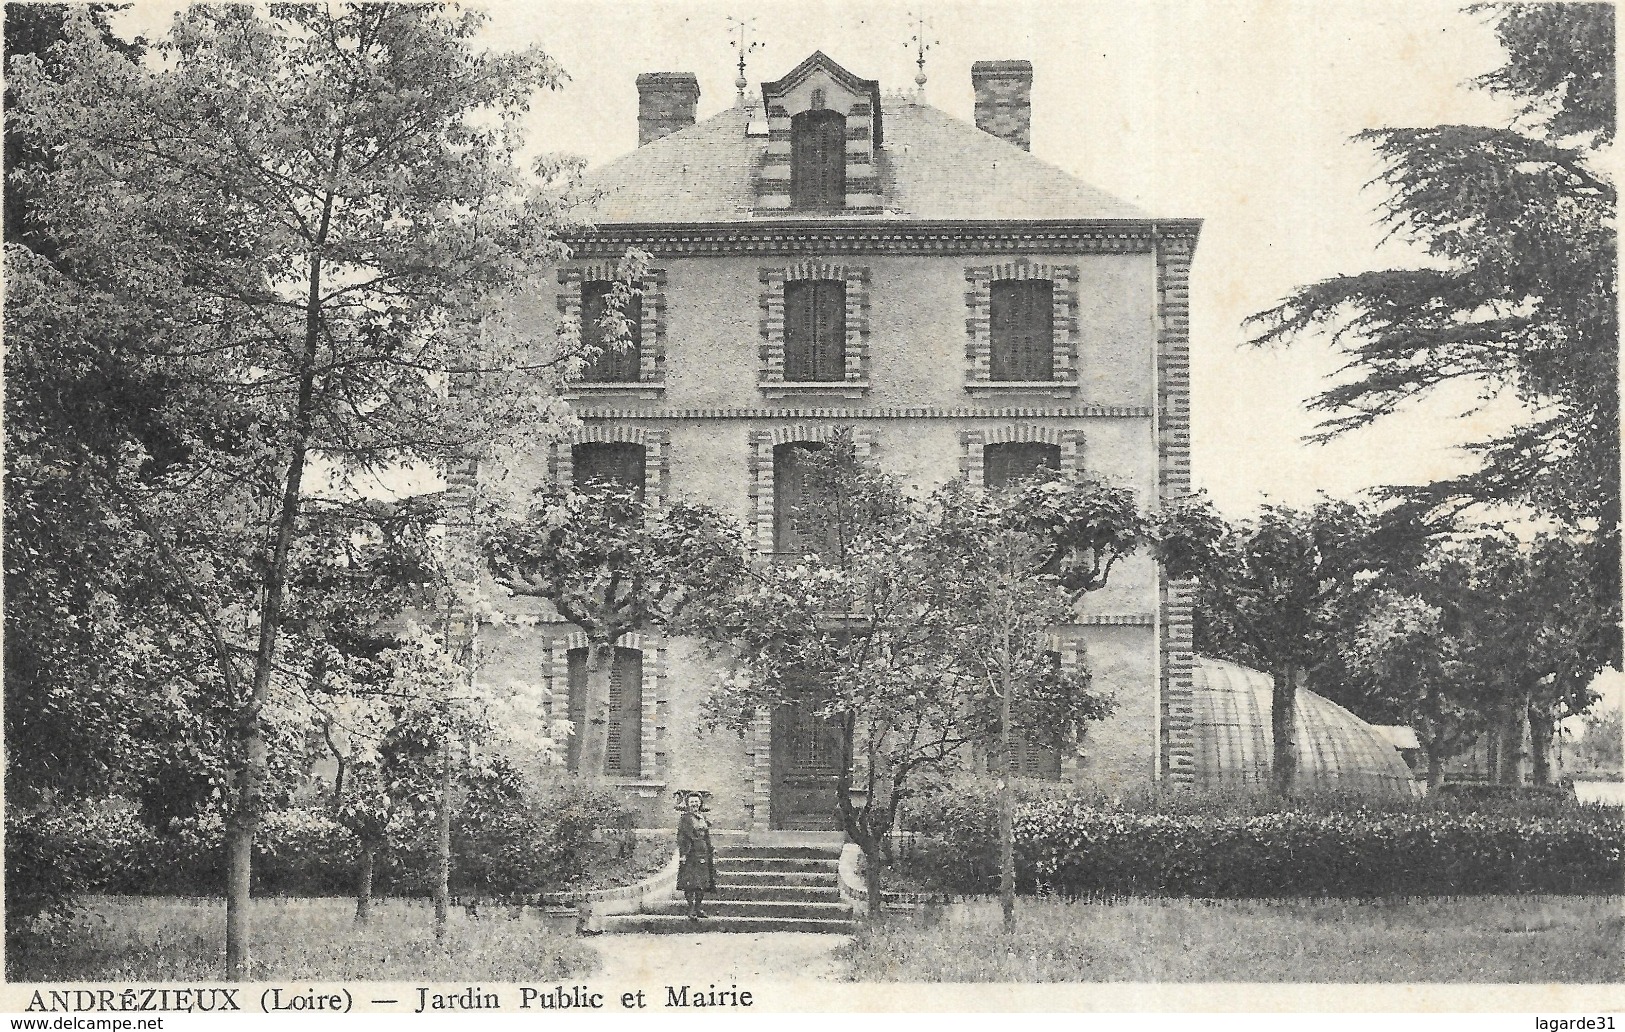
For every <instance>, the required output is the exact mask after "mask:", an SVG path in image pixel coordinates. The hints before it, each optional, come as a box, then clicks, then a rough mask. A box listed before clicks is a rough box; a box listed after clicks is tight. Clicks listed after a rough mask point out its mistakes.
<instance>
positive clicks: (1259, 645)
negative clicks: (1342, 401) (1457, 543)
mask: <svg viewBox="0 0 1625 1032" xmlns="http://www.w3.org/2000/svg"><path fill="white" fill-rule="evenodd" d="M1177 512H1178V516H1177V520H1176V522H1177V524H1178V525H1179V526H1180V527H1181V528H1183V529H1174V530H1169V531H1168V532H1167V533H1166V534H1165V536H1164V537H1163V539H1162V541H1161V544H1160V546H1159V547H1160V551H1161V555H1162V559H1163V561H1164V563H1165V564H1166V566H1167V568H1168V570H1169V572H1170V574H1172V575H1173V576H1176V577H1187V576H1189V577H1195V578H1196V580H1197V582H1198V609H1197V614H1198V623H1197V642H1196V645H1197V648H1198V649H1199V650H1202V651H1206V652H1208V653H1209V654H1211V655H1216V656H1220V657H1223V658H1225V659H1231V660H1234V661H1236V662H1238V663H1245V664H1247V665H1249V666H1254V667H1257V668H1258V669H1260V670H1264V671H1267V672H1268V673H1269V674H1270V675H1271V677H1272V678H1273V679H1274V683H1275V687H1274V691H1273V694H1272V696H1271V699H1270V723H1271V770H1272V775H1273V782H1272V783H1273V786H1274V789H1275V790H1276V791H1277V792H1280V793H1282V794H1285V793H1288V792H1291V791H1292V788H1293V784H1294V782H1295V780H1296V776H1297V769H1298V757H1297V751H1296V742H1297V730H1296V727H1295V716H1294V707H1295V706H1296V703H1297V693H1298V688H1299V686H1300V684H1301V683H1303V681H1304V680H1305V679H1306V677H1307V674H1308V672H1309V671H1310V670H1312V669H1314V668H1315V666H1316V665H1317V663H1318V662H1319V661H1320V659H1321V657H1323V656H1325V655H1327V654H1329V653H1332V652H1335V645H1334V644H1333V643H1334V642H1336V641H1337V640H1339V637H1338V636H1339V635H1340V634H1341V633H1342V632H1343V630H1344V629H1345V628H1347V627H1349V626H1350V625H1351V624H1352V623H1353V622H1354V621H1357V620H1358V619H1359V618H1360V614H1362V613H1363V611H1364V606H1365V602H1366V600H1367V599H1368V598H1369V596H1370V593H1371V592H1372V591H1373V590H1374V589H1375V588H1376V587H1377V586H1378V577H1379V575H1380V574H1381V572H1382V571H1383V570H1384V569H1385V568H1387V567H1388V566H1389V565H1392V564H1393V563H1394V562H1395V556H1396V555H1397V554H1402V553H1396V552H1395V551H1393V549H1396V548H1399V547H1401V543H1404V545H1405V546H1407V547H1408V546H1410V545H1414V543H1415V542H1414V540H1411V539H1409V537H1408V535H1406V534H1401V535H1399V536H1398V537H1389V536H1386V535H1384V534H1379V532H1378V531H1379V526H1380V523H1379V521H1378V518H1377V514H1376V513H1374V512H1373V511H1371V510H1368V509H1365V508H1362V507H1360V506H1356V505H1354V504H1351V503H1347V502H1336V501H1331V500H1322V501H1321V502H1319V503H1318V504H1316V505H1315V506H1314V507H1313V508H1311V509H1306V510H1305V509H1294V508H1291V507H1289V506H1282V505H1266V506H1264V507H1263V508H1262V509H1261V510H1260V511H1259V513H1258V515H1257V516H1256V517H1254V518H1253V519H1250V520H1243V521H1237V522H1234V523H1231V522H1227V521H1225V520H1224V519H1222V518H1221V517H1220V516H1219V515H1218V514H1217V512H1215V511H1213V510H1212V508H1211V506H1210V505H1209V504H1207V503H1206V502H1205V500H1202V499H1195V500H1192V501H1188V502H1186V503H1185V504H1183V505H1181V506H1180V507H1178V509H1177Z"/></svg>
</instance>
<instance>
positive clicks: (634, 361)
mask: <svg viewBox="0 0 1625 1032" xmlns="http://www.w3.org/2000/svg"><path fill="white" fill-rule="evenodd" d="M613 287H614V284H613V283H611V282H609V281H607V280H589V281H587V282H584V283H582V284H581V343H582V345H583V347H584V349H587V350H591V349H597V351H598V354H597V357H596V358H594V359H592V360H591V361H589V362H588V363H587V364H586V367H585V368H584V369H582V371H581V379H582V381H583V382H586V383H637V382H638V380H639V378H640V374H641V371H642V367H643V298H642V297H638V296H634V297H633V298H631V299H630V300H629V301H628V302H627V305H626V308H625V310H624V311H623V312H622V313H621V314H622V316H623V317H624V318H625V319H626V322H627V331H628V341H627V342H626V343H625V344H623V345H621V346H619V347H605V346H604V329H603V322H602V320H603V318H604V315H605V314H606V312H607V311H608V307H609V304H608V302H609V295H610V290H611V288H613Z"/></svg>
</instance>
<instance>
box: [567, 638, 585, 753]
mask: <svg viewBox="0 0 1625 1032" xmlns="http://www.w3.org/2000/svg"><path fill="white" fill-rule="evenodd" d="M568 658H569V661H570V684H569V691H570V698H569V709H568V712H567V714H566V715H567V716H568V717H569V719H570V723H571V724H573V725H574V726H575V733H574V734H572V735H571V736H570V747H569V749H568V751H567V752H566V754H565V762H566V763H568V764H569V766H570V769H571V770H580V769H581V738H582V736H583V735H585V734H586V733H587V650H586V649H571V650H570V654H569V657H568Z"/></svg>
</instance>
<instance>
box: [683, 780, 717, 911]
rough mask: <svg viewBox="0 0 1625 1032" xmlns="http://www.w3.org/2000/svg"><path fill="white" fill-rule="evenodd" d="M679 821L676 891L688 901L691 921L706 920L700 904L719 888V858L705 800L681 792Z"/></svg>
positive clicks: (696, 793) (691, 793)
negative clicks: (713, 844)
mask: <svg viewBox="0 0 1625 1032" xmlns="http://www.w3.org/2000/svg"><path fill="white" fill-rule="evenodd" d="M678 795H679V796H680V797H681V800H682V801H681V802H680V803H679V804H678V809H680V810H681V811H682V813H683V815H682V816H681V817H679V818H678V819H677V856H678V860H677V887H678V888H679V889H682V890H683V895H684V896H686V897H688V920H689V922H690V923H697V922H698V921H699V919H700V918H702V917H704V916H706V915H705V912H704V911H703V910H701V909H700V903H701V902H702V901H703V900H704V898H705V894H706V893H707V892H711V891H714V890H715V889H716V887H717V872H716V855H715V853H714V852H713V851H712V849H711V822H710V821H709V820H707V819H706V816H705V798H704V796H702V795H701V794H700V793H698V792H679V793H678Z"/></svg>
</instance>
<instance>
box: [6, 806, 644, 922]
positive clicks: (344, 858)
mask: <svg viewBox="0 0 1625 1032" xmlns="http://www.w3.org/2000/svg"><path fill="white" fill-rule="evenodd" d="M631 826H632V815H631V813H630V812H629V811H627V810H626V809H625V808H623V807H622V806H621V805H620V804H619V802H617V801H616V800H615V798H614V797H613V796H611V795H610V794H609V793H608V792H605V791H603V790H599V789H593V788H590V787H588V786H587V785H585V784H584V783H583V782H581V781H579V780H577V779H574V778H560V779H557V781H556V782H555V783H552V784H549V785H547V786H546V787H545V789H544V790H535V789H530V790H527V791H526V792H524V793H523V794H521V795H518V796H515V797H514V798H512V799H511V800H509V801H507V802H506V803H504V804H503V805H502V806H500V807H499V806H484V805H482V806H472V805H471V806H469V807H467V808H465V810H464V811H463V812H462V813H459V814H457V815H456V816H455V819H454V820H453V824H452V869H451V888H452V891H453V893H455V894H457V895H463V896H511V895H528V894H535V893H544V892H557V891H561V890H563V889H567V888H569V887H571V886H572V885H573V884H575V883H577V882H579V881H580V880H581V879H582V878H583V877H584V876H585V875H586V874H587V873H588V871H589V870H591V869H592V867H593V866H594V865H595V864H597V863H599V862H601V861H604V860H608V859H610V858H612V857H617V856H622V855H624V854H627V853H630V851H631V850H632V848H633V847H634V846H635V841H636V840H635V838H634V836H633V834H632V831H631ZM224 842H225V831H224V824H223V822H222V820H221V817H220V816H219V815H218V814H204V815H201V816H196V817H189V818H185V819H182V820H171V821H170V822H169V824H168V827H167V828H165V829H163V830H161V831H158V830H154V829H153V828H151V827H148V826H147V825H146V824H145V823H143V822H142V821H141V819H140V815H139V813H138V811H137V810H136V808H135V807H134V806H132V805H131V804H129V803H127V802H125V801H123V800H108V801H103V802H97V803H87V804H83V805H78V806H74V807H64V808H59V809H51V810H40V811H35V812H31V813H27V814H22V813H19V814H15V815H12V814H8V815H7V819H6V877H7V892H8V897H7V918H8V922H9V923H8V928H10V929H12V930H14V931H15V930H17V929H21V928H23V927H25V926H26V925H28V924H29V923H31V922H35V921H38V920H39V919H41V918H45V917H49V916H50V915H52V914H53V913H57V912H60V911H62V910H63V909H64V908H65V907H66V906H67V905H68V903H69V902H70V901H71V899H72V898H73V896H74V895H76V894H80V893H92V892H101V893H111V894H117V895H138V896H139V895H169V896H213V895H219V894H221V893H223V892H224V891H225V862H224V861H225V850H224ZM359 862H360V843H359V841H358V839H357V838H356V836H355V834H354V833H353V832H352V831H350V830H349V829H348V828H346V827H344V826H343V825H341V824H339V823H338V822H337V821H335V820H334V819H333V817H332V816H331V814H330V812H329V811H328V810H327V808H326V807H325V806H322V805H312V806H298V807H290V808H287V809H283V810H277V811H273V812H271V813H269V814H267V815H266V818H265V821H264V823H263V824H262V825H261V829H260V834H259V835H258V836H256V838H255V842H254V868H253V869H254V891H255V893H256V894H259V895H280V896H332V895H348V894H350V893H351V892H353V891H354V889H355V886H356V878H357V872H358V866H359ZM434 875H435V821H434V819H433V813H432V811H422V812H418V813H416V814H414V815H413V819H412V820H410V821H409V822H408V823H407V824H406V830H405V834H404V835H403V837H402V839H401V841H399V842H397V843H396V844H394V845H392V846H391V847H390V848H388V849H386V850H385V851H384V853H383V854H382V855H381V856H380V857H379V859H378V866H377V869H376V871H375V874H374V891H375V892H377V893H378V894H379V895H385V894H390V893H394V894H398V895H412V896H422V895H428V894H429V893H430V892H431V891H432V890H433V886H434Z"/></svg>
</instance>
